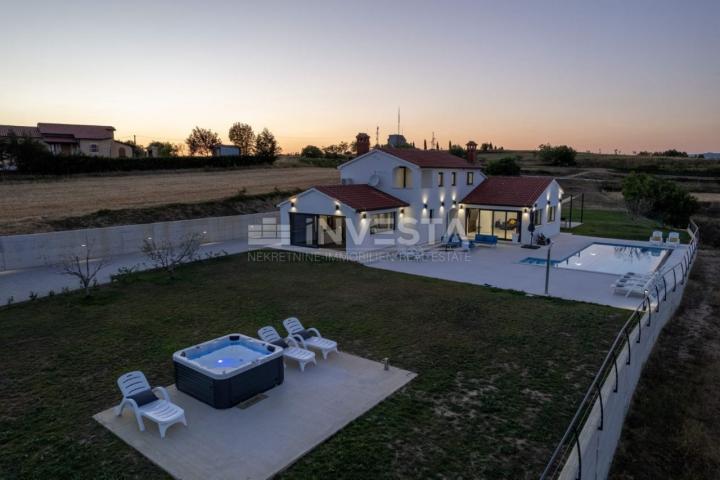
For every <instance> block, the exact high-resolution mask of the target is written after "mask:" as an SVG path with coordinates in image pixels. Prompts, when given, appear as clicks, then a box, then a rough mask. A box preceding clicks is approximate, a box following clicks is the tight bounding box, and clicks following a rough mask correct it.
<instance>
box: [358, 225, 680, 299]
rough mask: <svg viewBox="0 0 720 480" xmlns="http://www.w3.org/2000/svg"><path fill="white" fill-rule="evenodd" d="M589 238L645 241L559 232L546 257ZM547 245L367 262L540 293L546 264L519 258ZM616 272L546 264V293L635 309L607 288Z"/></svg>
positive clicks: (676, 257)
mask: <svg viewBox="0 0 720 480" xmlns="http://www.w3.org/2000/svg"><path fill="white" fill-rule="evenodd" d="M593 242H604V243H613V242H617V243H622V244H624V245H638V246H648V243H647V242H639V241H632V240H614V239H610V238H598V237H586V236H582V235H572V234H568V233H561V234H560V235H558V236H556V237H555V238H554V239H553V246H552V252H551V258H552V259H553V260H562V259H564V258H565V257H567V256H569V255H570V254H572V253H575V252H577V251H578V250H581V249H582V248H584V247H586V246H588V245H590V244H591V243H593ZM547 248H548V247H541V248H539V249H537V250H532V249H526V248H521V247H520V246H519V245H515V244H508V243H499V244H498V246H497V247H495V248H493V247H483V246H479V247H476V248H474V249H473V250H471V251H469V252H460V251H450V252H447V253H446V252H444V251H442V250H433V251H432V254H431V255H429V256H428V258H427V259H425V260H422V261H413V260H410V261H407V260H398V259H397V258H393V257H391V256H386V257H385V259H382V260H377V261H369V262H366V265H367V266H369V267H373V268H380V269H384V270H393V271H396V272H404V273H411V274H413V275H423V276H426V277H433V278H441V279H444V280H452V281H455V282H465V283H473V284H477V285H486V286H493V287H497V288H504V289H512V290H520V291H523V292H526V293H529V294H533V295H544V292H545V266H544V265H529V264H522V263H519V262H520V261H521V260H522V259H524V258H526V257H537V258H546V257H547ZM686 248H687V247H686V246H684V245H682V246H680V247H678V248H676V249H675V250H674V251H673V252H672V254H671V255H670V256H669V257H668V258H667V260H666V262H665V264H664V265H663V267H661V268H666V267H669V266H672V265H675V264H676V263H678V262H680V260H681V259H682V256H683V254H684V253H685V249H686ZM617 277H618V276H617V275H611V274H606V273H596V272H587V271H579V270H565V269H560V268H552V269H551V270H550V288H549V295H551V296H554V297H560V298H565V299H568V300H579V301H585V302H592V303H599V304H602V305H610V306H613V307H619V308H627V309H635V307H637V306H638V305H639V304H640V302H641V301H642V299H641V298H639V297H624V296H622V295H616V294H614V293H613V291H612V289H611V288H610V284H611V283H613V282H614V281H615V280H616V279H617Z"/></svg>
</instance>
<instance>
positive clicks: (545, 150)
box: [538, 143, 577, 166]
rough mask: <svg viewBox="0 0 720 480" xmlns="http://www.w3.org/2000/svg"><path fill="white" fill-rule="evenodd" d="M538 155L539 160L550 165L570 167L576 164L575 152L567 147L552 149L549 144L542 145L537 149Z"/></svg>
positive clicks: (559, 146) (561, 146)
mask: <svg viewBox="0 0 720 480" xmlns="http://www.w3.org/2000/svg"><path fill="white" fill-rule="evenodd" d="M538 154H539V156H540V160H542V161H544V162H545V163H549V164H551V165H560V166H572V165H575V164H576V162H575V156H576V155H577V152H576V151H575V149H573V148H572V147H568V146H567V145H558V146H556V147H553V146H552V145H550V144H549V143H548V144H542V145H540V146H539V147H538Z"/></svg>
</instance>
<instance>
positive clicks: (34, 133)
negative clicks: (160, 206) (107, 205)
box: [0, 123, 133, 158]
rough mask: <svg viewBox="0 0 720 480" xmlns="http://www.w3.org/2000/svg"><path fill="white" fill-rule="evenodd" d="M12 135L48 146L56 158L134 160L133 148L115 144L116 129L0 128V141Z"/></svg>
mask: <svg viewBox="0 0 720 480" xmlns="http://www.w3.org/2000/svg"><path fill="white" fill-rule="evenodd" d="M10 132H13V133H14V134H15V135H18V136H29V137H31V138H34V139H36V140H38V141H40V142H42V143H43V144H45V145H46V146H47V148H48V150H50V152H51V153H53V154H54V155H88V156H97V157H111V158H118V157H132V156H133V148H132V145H130V144H127V143H124V142H120V141H117V140H115V138H114V137H115V127H110V126H101V125H71V124H65V123H38V124H37V127H22V126H12V125H0V137H7V136H9V135H10Z"/></svg>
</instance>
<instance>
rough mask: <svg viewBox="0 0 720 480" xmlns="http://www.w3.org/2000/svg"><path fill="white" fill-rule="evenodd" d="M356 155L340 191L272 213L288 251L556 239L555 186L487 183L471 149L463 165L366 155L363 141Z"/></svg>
mask: <svg viewBox="0 0 720 480" xmlns="http://www.w3.org/2000/svg"><path fill="white" fill-rule="evenodd" d="M357 148H358V156H357V157H356V158H355V159H353V160H350V161H348V162H346V163H344V164H342V165H340V166H339V167H338V169H339V170H340V178H341V184H339V185H320V186H315V187H312V188H310V189H308V190H306V191H304V192H302V193H299V194H297V195H295V196H293V197H292V198H289V199H288V200H286V201H284V202H282V203H280V204H279V205H278V206H279V208H280V222H281V225H283V226H284V227H285V228H286V229H287V230H289V237H288V238H287V239H286V240H287V242H288V243H290V244H291V245H297V246H308V247H324V248H340V249H345V250H346V251H347V252H348V253H360V252H363V251H369V250H376V249H382V248H387V247H389V246H392V245H415V244H428V243H435V242H438V241H440V240H441V239H442V238H443V236H445V238H447V236H448V235H449V234H452V233H455V232H457V233H459V234H460V235H461V236H464V237H467V238H469V239H474V238H475V236H476V235H478V234H480V235H494V236H495V237H497V239H498V240H500V241H507V242H516V243H530V242H531V241H532V240H531V237H532V238H537V236H538V235H539V234H540V233H542V234H543V235H545V236H546V237H552V236H554V235H556V234H558V233H559V232H560V208H561V205H560V197H561V194H562V192H561V189H560V186H559V185H558V183H557V182H556V181H555V180H554V179H552V178H549V177H490V178H488V177H486V176H485V175H484V174H483V172H482V169H481V166H482V165H481V164H480V163H479V162H478V161H477V160H476V148H477V144H476V143H475V142H472V141H471V142H468V144H467V157H466V158H460V157H457V156H455V155H452V154H450V153H448V152H445V151H438V150H419V149H414V148H376V149H373V150H370V137H369V136H368V135H367V134H364V133H361V134H358V136H357ZM531 224H532V226H534V234H533V235H532V236H531V233H530V230H529V228H528V227H530V225H531ZM531 228H532V227H531Z"/></svg>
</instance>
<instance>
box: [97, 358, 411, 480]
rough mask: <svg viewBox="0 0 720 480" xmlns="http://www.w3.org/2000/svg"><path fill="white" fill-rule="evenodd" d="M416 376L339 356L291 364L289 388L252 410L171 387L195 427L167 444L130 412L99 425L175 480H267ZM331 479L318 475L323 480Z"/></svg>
mask: <svg viewBox="0 0 720 480" xmlns="http://www.w3.org/2000/svg"><path fill="white" fill-rule="evenodd" d="M415 376H416V375H415V374H414V373H412V372H408V371H406V370H401V369H399V368H395V367H390V369H389V370H384V368H383V365H382V364H381V363H378V362H374V361H371V360H367V359H365V358H360V357H357V356H354V355H348V354H346V353H342V352H341V353H340V354H334V353H333V354H330V356H329V357H328V359H327V360H322V359H320V360H318V365H317V366H312V365H311V366H308V367H307V368H306V369H305V372H300V370H299V369H298V368H297V367H296V366H295V365H294V364H290V365H289V366H288V367H287V368H286V369H285V382H284V383H283V384H282V385H280V386H278V387H275V388H273V389H271V390H269V391H267V392H265V393H264V394H263V395H264V397H261V398H262V400H260V401H258V402H256V403H251V404H249V405H247V404H246V405H244V407H245V408H239V407H233V408H228V409H225V410H216V409H214V408H212V407H210V406H208V405H206V404H204V403H202V402H200V401H198V400H195V399H194V398H192V397H190V396H188V395H185V394H184V393H182V392H178V391H177V390H176V389H175V386H174V385H173V386H170V387H168V392H169V393H170V397H171V398H172V401H173V402H175V403H177V404H178V405H180V406H181V407H182V408H183V409H184V410H185V415H186V417H187V421H188V426H187V427H184V426H183V425H181V424H178V425H173V426H172V427H170V428H169V429H168V431H167V436H166V437H165V438H164V439H161V438H160V435H159V434H158V429H157V426H156V424H155V423H153V422H151V421H149V420H145V432H141V431H140V430H139V429H138V427H137V423H136V422H135V419H134V417H133V415H132V413H131V411H130V409H125V411H124V413H123V415H122V417H117V416H115V414H114V412H113V408H109V409H107V410H105V411H102V412H100V413H98V414H96V415H95V416H94V417H93V418H95V420H97V421H98V422H100V424H102V425H103V426H105V427H106V428H107V429H109V430H110V431H111V432H113V433H114V434H116V435H117V436H118V437H120V438H121V439H122V440H124V441H125V442H126V443H128V444H129V445H130V446H132V447H133V448H135V449H137V450H138V451H139V452H140V453H142V454H143V455H145V456H146V457H147V458H148V459H150V460H151V461H152V462H153V463H155V464H156V465H158V466H159V467H161V468H163V469H164V470H165V471H166V472H168V473H169V474H170V475H172V476H173V477H175V478H180V479H186V480H195V479H197V480H208V479H228V480H230V479H233V480H234V479H266V478H271V477H273V476H274V475H276V474H277V473H278V472H281V471H282V470H284V469H286V468H287V467H288V466H290V465H291V464H292V463H294V462H295V461H297V460H298V459H300V458H301V457H302V456H303V455H305V454H307V453H308V452H309V451H311V450H312V449H313V448H315V447H316V446H317V445H319V444H320V443H322V442H323V441H325V440H327V439H328V438H330V437H331V436H332V435H334V434H336V433H337V432H338V431H340V430H341V429H342V428H343V427H345V426H346V425H347V424H348V423H350V422H351V421H353V420H355V419H356V418H358V417H359V416H361V415H363V414H364V413H365V412H367V411H368V410H370V409H371V408H373V407H374V406H375V405H377V404H378V403H380V402H381V401H383V400H384V399H385V398H386V397H388V396H390V395H391V394H392V393H393V392H395V391H397V390H398V389H400V388H402V387H403V386H405V385H406V384H407V383H408V382H410V381H411V380H412V379H413V378H415ZM119 400H120V399H118V401H119ZM247 403H250V402H247ZM326 473H327V472H325V473H324V472H317V476H318V477H325V476H326Z"/></svg>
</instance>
